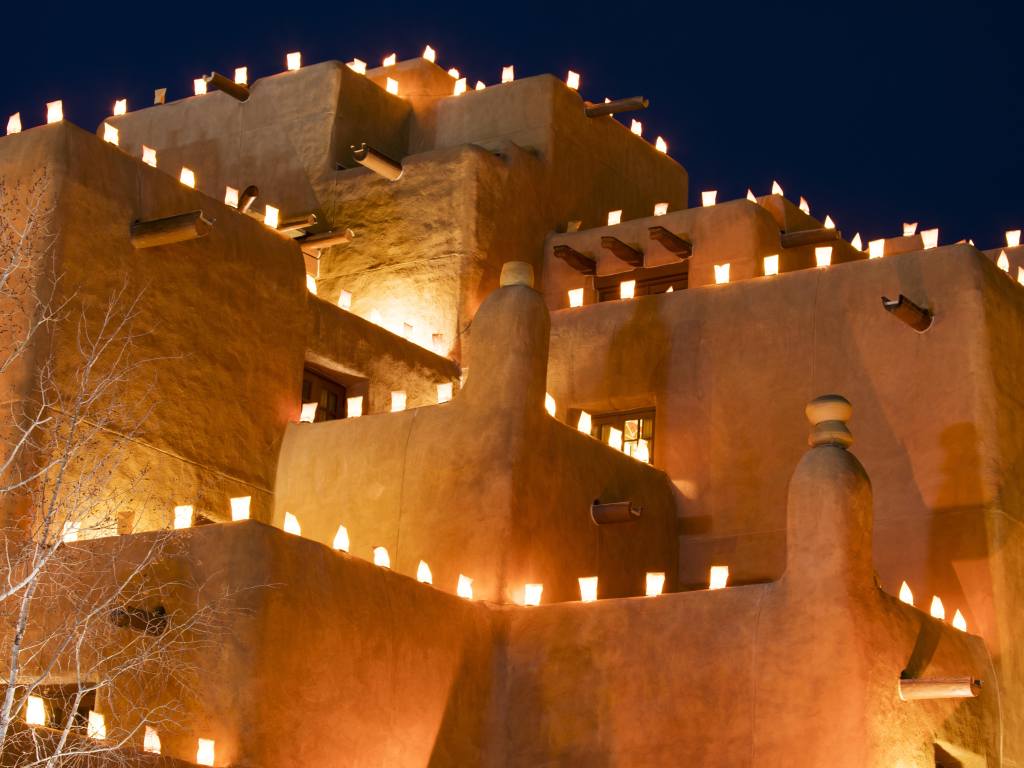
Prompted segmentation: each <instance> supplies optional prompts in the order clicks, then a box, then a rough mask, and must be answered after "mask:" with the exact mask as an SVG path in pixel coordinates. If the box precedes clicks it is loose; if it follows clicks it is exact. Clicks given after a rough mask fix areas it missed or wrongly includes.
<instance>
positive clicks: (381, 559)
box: [373, 547, 391, 568]
mask: <svg viewBox="0 0 1024 768" xmlns="http://www.w3.org/2000/svg"><path fill="white" fill-rule="evenodd" d="M373 564H374V565H376V566H379V567H380V568H390V567H391V555H389V554H388V548H387V547H374V548H373Z"/></svg>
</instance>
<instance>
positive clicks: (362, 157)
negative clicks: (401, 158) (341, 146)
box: [352, 143, 402, 181]
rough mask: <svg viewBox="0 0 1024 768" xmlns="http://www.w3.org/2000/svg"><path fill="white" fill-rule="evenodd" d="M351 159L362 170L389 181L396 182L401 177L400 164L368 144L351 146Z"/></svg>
mask: <svg viewBox="0 0 1024 768" xmlns="http://www.w3.org/2000/svg"><path fill="white" fill-rule="evenodd" d="M352 158H353V159H354V160H355V161H356V162H357V163H359V164H360V165H361V166H363V167H364V168H369V169H370V170H371V171H373V172H374V173H376V174H379V175H381V176H383V177H384V178H385V179H388V180H389V181H398V179H399V178H400V177H401V175H402V164H401V163H400V162H398V161H397V160H392V159H391V158H390V157H388V156H387V155H385V154H384V153H383V152H378V151H377V150H376V149H374V148H373V147H371V146H370V145H369V144H366V143H363V144H358V145H357V144H353V145H352Z"/></svg>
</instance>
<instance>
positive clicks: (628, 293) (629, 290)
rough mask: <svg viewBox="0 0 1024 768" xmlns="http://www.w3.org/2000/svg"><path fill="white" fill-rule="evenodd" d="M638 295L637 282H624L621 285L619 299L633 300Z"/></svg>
mask: <svg viewBox="0 0 1024 768" xmlns="http://www.w3.org/2000/svg"><path fill="white" fill-rule="evenodd" d="M635 293H636V280H623V281H622V282H621V283H619V298H620V299H632V298H633V295H634V294H635Z"/></svg>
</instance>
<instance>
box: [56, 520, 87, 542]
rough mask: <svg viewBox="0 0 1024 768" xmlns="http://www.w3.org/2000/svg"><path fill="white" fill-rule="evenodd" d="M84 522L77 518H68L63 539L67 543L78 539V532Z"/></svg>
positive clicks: (62, 535)
mask: <svg viewBox="0 0 1024 768" xmlns="http://www.w3.org/2000/svg"><path fill="white" fill-rule="evenodd" d="M81 528H82V524H81V523H80V522H78V521H77V520H68V521H66V522H65V523H64V530H63V531H62V532H61V536H60V538H61V541H63V542H64V543H65V544H69V543H71V542H75V541H78V532H79V531H80V530H81Z"/></svg>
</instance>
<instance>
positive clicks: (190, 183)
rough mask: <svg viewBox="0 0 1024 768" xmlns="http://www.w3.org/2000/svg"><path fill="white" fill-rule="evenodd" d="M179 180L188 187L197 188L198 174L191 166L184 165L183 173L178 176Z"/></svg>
mask: <svg viewBox="0 0 1024 768" xmlns="http://www.w3.org/2000/svg"><path fill="white" fill-rule="evenodd" d="M178 180H179V181H180V182H181V183H182V184H184V185H185V186H186V187H192V189H195V188H196V174H195V172H194V171H193V170H192V169H191V168H186V167H184V166H182V168H181V175H180V176H179V177H178Z"/></svg>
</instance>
